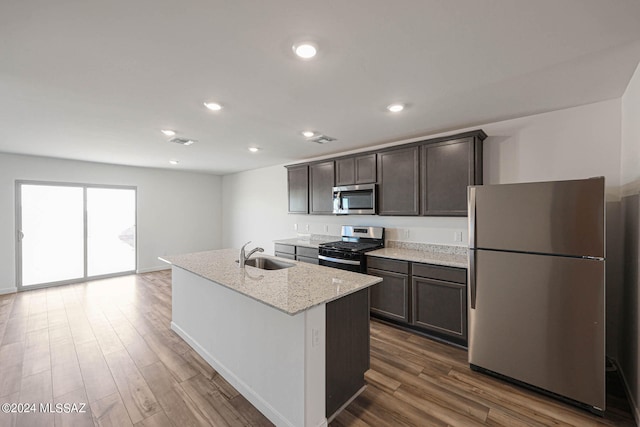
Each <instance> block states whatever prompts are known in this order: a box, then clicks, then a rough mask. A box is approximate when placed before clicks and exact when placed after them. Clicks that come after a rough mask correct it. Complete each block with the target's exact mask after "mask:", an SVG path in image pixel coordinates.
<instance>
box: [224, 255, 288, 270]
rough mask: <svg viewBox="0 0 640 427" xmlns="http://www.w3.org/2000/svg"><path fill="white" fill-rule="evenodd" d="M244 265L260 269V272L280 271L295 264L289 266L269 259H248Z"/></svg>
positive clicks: (286, 263)
mask: <svg viewBox="0 0 640 427" xmlns="http://www.w3.org/2000/svg"><path fill="white" fill-rule="evenodd" d="M236 262H238V261H236ZM244 265H250V266H251V267H256V268H261V269H262V270H282V269H283V268H289V267H293V266H294V265H295V264H291V263H289V262H284V261H279V260H275V259H271V258H263V257H257V258H250V259H248V260H246V261H245V263H244Z"/></svg>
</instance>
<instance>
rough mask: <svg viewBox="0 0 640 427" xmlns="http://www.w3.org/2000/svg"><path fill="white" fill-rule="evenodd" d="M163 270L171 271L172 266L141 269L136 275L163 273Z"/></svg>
mask: <svg viewBox="0 0 640 427" xmlns="http://www.w3.org/2000/svg"><path fill="white" fill-rule="evenodd" d="M162 270H171V266H170V265H166V266H165V265H162V266H159V267H151V268H139V269H138V270H137V271H136V273H138V274H142V273H153V272H154V271H162Z"/></svg>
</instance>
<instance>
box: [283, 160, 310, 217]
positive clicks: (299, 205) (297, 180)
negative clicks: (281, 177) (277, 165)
mask: <svg viewBox="0 0 640 427" xmlns="http://www.w3.org/2000/svg"><path fill="white" fill-rule="evenodd" d="M287 188H288V192H289V213H296V214H307V213H309V166H308V165H295V166H287Z"/></svg>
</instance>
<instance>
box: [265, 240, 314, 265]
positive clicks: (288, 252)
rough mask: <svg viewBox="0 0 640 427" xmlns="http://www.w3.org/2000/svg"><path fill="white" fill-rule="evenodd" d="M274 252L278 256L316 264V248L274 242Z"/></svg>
mask: <svg viewBox="0 0 640 427" xmlns="http://www.w3.org/2000/svg"><path fill="white" fill-rule="evenodd" d="M274 254H275V256H277V257H280V258H286V259H293V260H296V261H300V262H306V263H309V264H316V265H317V264H318V263H319V262H318V248H308V247H306V246H294V245H285V244H282V243H276V244H275V250H274Z"/></svg>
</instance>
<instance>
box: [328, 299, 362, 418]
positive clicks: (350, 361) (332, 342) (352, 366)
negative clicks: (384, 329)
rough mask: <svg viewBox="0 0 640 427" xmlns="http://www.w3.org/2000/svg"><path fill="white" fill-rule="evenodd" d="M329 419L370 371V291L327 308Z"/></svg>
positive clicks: (336, 302)
mask: <svg viewBox="0 0 640 427" xmlns="http://www.w3.org/2000/svg"><path fill="white" fill-rule="evenodd" d="M326 328H327V331H326V362H325V363H326V378H327V379H326V416H327V418H330V417H331V416H332V415H334V414H335V412H336V411H337V410H338V409H340V408H341V407H342V406H343V405H344V404H345V403H346V402H347V401H348V400H349V399H351V397H352V396H353V395H354V394H356V393H357V392H358V391H359V390H360V389H361V388H362V387H364V385H365V381H364V373H365V372H366V371H367V370H368V369H369V289H363V290H361V291H358V292H355V293H353V294H351V295H347V296H346V297H342V298H340V299H337V300H335V301H331V302H330V303H328V304H327V306H326Z"/></svg>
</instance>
